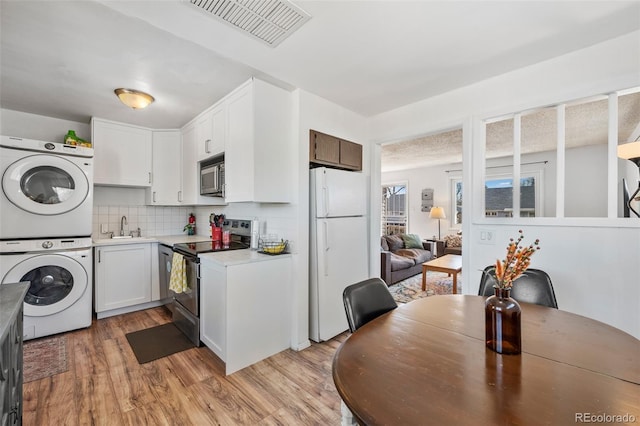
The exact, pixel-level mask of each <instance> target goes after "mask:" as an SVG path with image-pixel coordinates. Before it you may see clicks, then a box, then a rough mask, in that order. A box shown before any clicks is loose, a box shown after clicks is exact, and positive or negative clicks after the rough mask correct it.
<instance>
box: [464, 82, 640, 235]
mask: <svg viewBox="0 0 640 426" xmlns="http://www.w3.org/2000/svg"><path fill="white" fill-rule="evenodd" d="M483 131H484V136H485V166H487V169H486V170H487V173H486V174H485V185H484V193H485V196H484V201H485V212H484V213H485V217H495V218H499V217H591V218H594V217H610V218H611V217H622V216H623V204H624V203H623V196H624V190H621V188H622V187H623V185H624V183H626V182H629V181H631V182H634V181H637V179H638V176H637V175H638V170H637V168H633V167H630V166H629V164H627V163H628V162H625V160H621V159H618V158H617V157H616V155H615V151H616V150H615V146H616V145H618V144H623V143H627V142H632V141H634V140H638V138H640V88H634V89H627V90H621V91H618V92H616V93H611V94H607V95H600V96H593V97H590V98H585V99H581V100H577V101H572V102H566V103H563V104H558V105H553V106H549V107H542V108H536V109H531V110H526V111H521V112H518V113H513V114H508V115H504V116H501V117H495V118H491V119H486V120H485V121H484V128H483ZM541 159H544V164H547V163H549V164H548V166H545V167H542V168H541V170H540V172H541V175H540V176H534V175H531V171H530V170H531V168H529V167H527V165H528V164H533V163H535V162H539V161H540V160H541ZM495 162H502V163H503V164H506V166H505V167H509V173H507V175H506V176H501V177H496V176H495V175H494V174H491V173H490V172H489V170H488V169H490V168H491V165H492V164H493V163H495ZM612 168H615V169H617V174H616V173H614V174H612V173H611V172H610V170H612ZM543 169H544V174H542V170H543ZM615 169H614V170H615ZM630 170H631V172H630ZM543 177H544V178H545V179H542V178H543ZM516 179H519V180H520V185H519V186H517V187H514V186H513V181H514V180H516ZM614 179H615V181H614ZM501 188H502V189H501ZM614 190H615V191H616V193H615V194H614V193H612V191H614ZM461 194H462V184H461V183H460V180H459V179H457V180H456V179H454V180H453V181H452V200H453V201H452V210H453V211H454V212H455V214H454V215H453V217H454V223H456V224H458V223H460V222H461V221H462V204H461V203H462V197H461ZM585 194H588V196H585ZM532 198H533V199H532ZM532 201H533V205H532ZM545 201H546V203H545ZM509 202H510V203H511V205H510V206H505V205H504V204H505V203H507V204H508V203H509ZM545 204H546V205H545ZM616 210H617V211H616ZM458 220H459V221H460V222H458Z"/></svg>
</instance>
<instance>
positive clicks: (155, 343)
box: [125, 323, 195, 364]
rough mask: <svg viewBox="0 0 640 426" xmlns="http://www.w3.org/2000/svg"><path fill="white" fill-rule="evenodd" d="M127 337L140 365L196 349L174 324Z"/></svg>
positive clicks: (148, 329)
mask: <svg viewBox="0 0 640 426" xmlns="http://www.w3.org/2000/svg"><path fill="white" fill-rule="evenodd" d="M125 337H126V338H127V340H128V341H129V346H131V349H132V350H133V353H134V355H135V356H136V358H137V359H138V363H140V364H144V363H146V362H150V361H154V360H156V359H159V358H163V357H165V356H169V355H172V354H175V353H178V352H182V351H184V350H187V349H190V348H195V345H194V344H193V343H191V340H189V339H188V338H187V336H185V335H184V334H183V333H182V332H181V331H180V330H179V329H178V327H176V326H175V325H173V323H168V324H163V325H159V326H157V327H153V328H147V329H146V330H140V331H134V332H133V333H128V334H126V335H125Z"/></svg>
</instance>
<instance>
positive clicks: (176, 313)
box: [168, 219, 251, 346]
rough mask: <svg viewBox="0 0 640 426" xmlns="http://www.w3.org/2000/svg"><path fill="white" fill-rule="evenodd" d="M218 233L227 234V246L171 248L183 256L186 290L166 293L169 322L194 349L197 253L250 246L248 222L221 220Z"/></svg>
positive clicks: (197, 322) (205, 244)
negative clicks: (170, 304)
mask: <svg viewBox="0 0 640 426" xmlns="http://www.w3.org/2000/svg"><path fill="white" fill-rule="evenodd" d="M221 225H222V226H221V229H222V232H224V233H228V235H229V243H228V244H225V243H224V242H223V241H221V240H217V241H213V240H211V239H206V240H203V241H197V242H193V243H181V244H174V245H173V252H174V253H178V254H180V255H182V256H183V258H184V261H185V267H184V270H185V278H186V285H187V290H186V291H183V292H182V293H175V292H173V291H171V290H168V291H169V294H171V295H172V297H173V323H174V324H175V325H176V327H178V328H179V329H180V331H182V332H183V333H184V334H185V335H186V336H187V337H188V338H189V339H190V340H191V341H192V342H193V344H195V345H196V346H200V259H199V258H198V255H199V254H200V253H211V252H219V251H228V250H242V249H248V248H249V247H250V243H251V221H250V220H237V219H223V220H222V221H221Z"/></svg>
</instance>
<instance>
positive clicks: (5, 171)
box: [0, 136, 93, 340]
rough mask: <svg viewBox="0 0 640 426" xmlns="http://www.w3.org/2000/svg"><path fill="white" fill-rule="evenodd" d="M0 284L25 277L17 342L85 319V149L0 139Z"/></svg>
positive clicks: (88, 311) (88, 252) (88, 204)
mask: <svg viewBox="0 0 640 426" xmlns="http://www.w3.org/2000/svg"><path fill="white" fill-rule="evenodd" d="M0 172H1V173H2V193H1V194H0V284H1V285H4V284H10V283H16V282H20V281H29V282H31V286H30V288H29V292H28V293H27V295H26V296H25V299H24V339H25V340H28V339H33V338H36V337H42V336H48V335H51V334H56V333H62V332H65V331H70V330H75V329H78V328H83V327H89V326H90V325H91V319H92V276H93V272H92V271H93V270H92V268H93V263H92V249H91V245H92V243H91V221H92V209H93V149H92V148H86V147H80V146H71V145H64V144H61V143H53V142H43V141H38V140H30V139H21V138H15V137H9V136H0Z"/></svg>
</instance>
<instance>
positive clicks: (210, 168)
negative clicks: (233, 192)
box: [200, 157, 224, 197]
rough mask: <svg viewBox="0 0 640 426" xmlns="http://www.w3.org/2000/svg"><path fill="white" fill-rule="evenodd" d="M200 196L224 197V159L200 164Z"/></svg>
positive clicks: (218, 158)
mask: <svg viewBox="0 0 640 426" xmlns="http://www.w3.org/2000/svg"><path fill="white" fill-rule="evenodd" d="M200 195H206V196H209V197H224V157H223V158H220V157H217V158H214V159H211V160H204V161H201V162H200Z"/></svg>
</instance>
